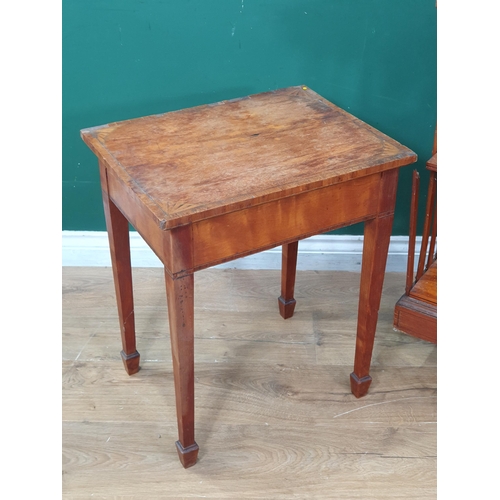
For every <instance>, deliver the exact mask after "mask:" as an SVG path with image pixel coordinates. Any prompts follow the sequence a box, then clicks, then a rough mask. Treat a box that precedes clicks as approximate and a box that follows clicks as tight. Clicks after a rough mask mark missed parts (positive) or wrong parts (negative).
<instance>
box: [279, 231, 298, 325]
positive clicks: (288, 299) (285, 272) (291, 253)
mask: <svg viewBox="0 0 500 500" xmlns="http://www.w3.org/2000/svg"><path fill="white" fill-rule="evenodd" d="M298 249H299V242H298V241H293V242H292V243H288V244H286V245H283V247H282V252H281V296H280V297H279V299H278V305H279V310H280V314H281V316H282V317H283V319H287V318H291V317H292V316H293V311H294V309H295V302H296V301H295V299H294V298H293V292H294V289H295V275H296V272H297V253H298Z"/></svg>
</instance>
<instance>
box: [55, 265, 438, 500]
mask: <svg viewBox="0 0 500 500" xmlns="http://www.w3.org/2000/svg"><path fill="white" fill-rule="evenodd" d="M133 277H134V291H135V304H136V307H135V314H136V331H137V343H138V351H139V352H140V354H141V370H140V371H139V373H137V374H136V375H133V376H131V377H129V376H128V375H127V374H126V372H125V370H124V368H123V365H122V361H121V358H120V350H121V344H120V334H119V327H118V318H117V312H116V305H115V296H114V288H113V278H112V272H111V269H109V268H88V267H79V268H67V267H66V268H63V328H62V332H63V352H62V358H63V361H62V369H63V388H62V397H63V415H62V420H63V422H62V429H63V435H62V444H63V449H62V472H63V476H62V490H63V498H64V499H90V498H92V499H111V498H116V499H122V500H125V499H127V500H128V499H146V500H149V499H151V500H155V499H167V498H168V499H184V498H186V499H187V498H211V499H299V498H314V499H323V498H324V499H329V498H332V499H346V500H349V499H364V500H367V499H384V500H385V499H399V498H401V499H402V498H404V499H418V500H424V499H431V498H432V499H433V498H436V482H437V481H436V476H437V474H436V463H437V458H436V430H437V424H436V406H437V399H436V398H437V389H436V346H435V345H433V344H430V343H427V342H425V341H422V340H419V339H414V338H412V337H409V336H407V335H404V334H402V333H398V332H396V331H394V330H393V328H392V318H393V311H394V305H395V303H396V301H397V300H398V299H399V297H400V296H401V294H402V293H403V290H404V285H405V276H404V274H398V273H388V274H387V275H386V280H385V287H384V294H383V297H382V305H381V309H380V314H379V324H378V329H377V337H376V342H375V348H374V354H373V361H372V371H371V375H372V377H373V382H372V385H371V388H370V391H369V393H368V395H367V396H365V397H364V398H361V399H356V398H355V397H354V396H353V395H352V394H351V391H350V387H349V374H350V373H351V371H352V369H353V360H354V345H355V331H356V317H357V301H358V291H359V274H358V273H349V272H338V271H321V272H313V271H298V273H297V282H296V295H295V298H296V299H297V306H296V309H295V315H294V317H293V318H291V319H289V320H286V321H285V320H283V319H282V318H281V317H280V315H279V313H278V304H277V297H278V296H279V294H280V273H279V271H251V270H234V269H209V270H205V271H200V272H198V273H196V274H195V287H196V288H195V290H196V291H195V337H196V340H195V376H196V382H195V391H196V441H197V442H198V444H199V446H200V452H199V459H198V463H197V464H196V465H195V466H194V467H192V468H190V469H187V470H185V469H183V468H182V466H181V464H180V463H179V460H178V458H177V452H176V449H175V445H174V442H175V441H176V439H177V426H176V416H175V398H174V385H173V378H172V363H171V354H170V340H169V338H168V337H169V331H168V316H167V307H166V296H165V287H164V278H163V270H162V269H160V268H135V269H134V270H133Z"/></svg>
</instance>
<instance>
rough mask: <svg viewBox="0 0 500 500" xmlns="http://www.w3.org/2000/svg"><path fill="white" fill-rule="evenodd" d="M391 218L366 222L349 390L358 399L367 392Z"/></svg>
mask: <svg viewBox="0 0 500 500" xmlns="http://www.w3.org/2000/svg"><path fill="white" fill-rule="evenodd" d="M392 220H393V215H387V216H384V217H378V218H376V219H372V220H369V221H366V222H365V230H364V243H363V260H362V263H361V284H360V292H359V308H358V329H357V337H356V353H355V356H354V372H353V373H351V391H352V393H353V394H354V395H355V396H356V397H357V398H359V397H361V396H364V395H365V394H366V393H367V392H368V388H369V387H370V383H371V381H372V378H371V377H370V375H369V372H370V363H371V358H372V351H373V341H374V339H375V330H376V328H377V319H378V310H379V308H380V299H381V296H382V286H383V284H384V276H385V266H386V262H387V252H388V250H389V242H390V238H391V230H392Z"/></svg>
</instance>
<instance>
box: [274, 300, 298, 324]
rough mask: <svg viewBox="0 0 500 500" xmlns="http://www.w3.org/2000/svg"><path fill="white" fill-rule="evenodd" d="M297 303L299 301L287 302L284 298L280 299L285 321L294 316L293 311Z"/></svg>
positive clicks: (279, 304)
mask: <svg viewBox="0 0 500 500" xmlns="http://www.w3.org/2000/svg"><path fill="white" fill-rule="evenodd" d="M296 303H297V301H296V300H295V299H291V300H285V299H284V298H283V297H279V298H278V306H279V309H280V315H281V317H282V318H283V319H288V318H291V317H292V316H293V311H294V310H295V304H296Z"/></svg>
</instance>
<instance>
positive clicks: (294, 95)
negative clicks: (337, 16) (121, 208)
mask: <svg viewBox="0 0 500 500" xmlns="http://www.w3.org/2000/svg"><path fill="white" fill-rule="evenodd" d="M81 135H82V138H83V140H84V141H85V143H86V144H87V145H88V146H89V147H90V149H92V151H94V153H96V155H97V156H98V157H99V158H100V159H101V161H103V162H104V163H105V164H106V166H107V167H108V168H109V169H111V170H112V171H113V173H114V174H115V175H116V176H117V178H119V179H120V181H121V182H122V183H123V184H124V185H126V186H127V188H128V189H129V190H130V191H131V192H133V196H131V198H137V199H138V200H140V201H141V203H142V204H143V205H144V207H147V209H148V210H149V211H150V213H151V214H152V215H153V216H154V217H155V219H156V221H157V223H158V225H160V227H161V228H162V229H170V228H172V227H176V226H178V225H182V224H186V223H188V222H194V221H196V220H203V219H206V218H207V217H212V216H214V215H220V214H222V213H228V212H231V211H234V210H239V209H241V208H248V207H252V206H255V205H259V204H261V203H266V202H269V201H272V200H275V199H281V198H283V197H286V196H291V195H293V194H297V193H300V192H305V191H309V190H312V189H317V188H320V187H325V186H328V185H332V184H335V183H337V182H344V181H346V180H349V179H351V178H357V177H362V176H365V175H371V174H374V173H377V172H380V171H384V170H390V169H394V168H397V167H399V166H403V165H407V164H409V163H413V162H414V161H416V155H415V153H414V152H413V151H411V150H409V149H408V148H406V147H405V146H403V145H401V144H399V143H398V142H396V141H395V140H393V139H391V138H389V137H388V136H386V135H385V134H383V133H381V132H379V131H378V130H376V129H374V128H372V127H370V126H369V125H368V124H366V123H364V122H362V121H361V120H359V119H357V118H355V117H354V116H352V115H350V114H349V113H347V112H346V111H344V110H342V109H340V108H339V107H337V106H335V105H334V104H332V103H330V102H328V101H327V100H325V99H324V98H322V97H321V96H319V95H318V94H316V93H315V92H314V91H312V90H311V89H309V88H308V87H306V86H298V87H289V88H286V89H280V90H276V91H272V92H264V93H261V94H256V95H252V96H246V97H242V98H240V99H234V100H231V101H222V102H218V103H215V104H210V105H204V106H198V107H194V108H189V109H184V110H179V111H173V112H169V113H164V114H160V115H153V116H147V117H142V118H137V119H133V120H126V121H122V122H116V123H110V124H107V125H102V126H98V127H93V128H89V129H85V130H82V132H81ZM114 182H117V180H116V179H115V181H114ZM207 186H209V188H207ZM110 195H111V197H113V196H114V192H113V190H112V186H110Z"/></svg>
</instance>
